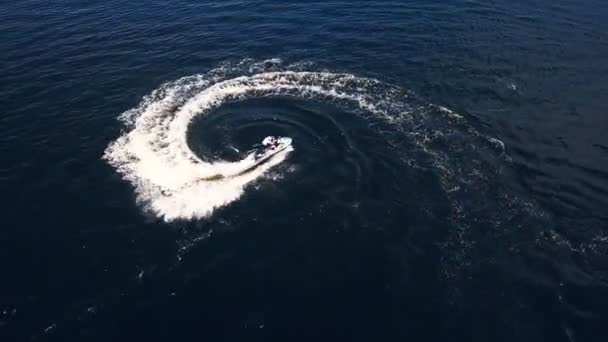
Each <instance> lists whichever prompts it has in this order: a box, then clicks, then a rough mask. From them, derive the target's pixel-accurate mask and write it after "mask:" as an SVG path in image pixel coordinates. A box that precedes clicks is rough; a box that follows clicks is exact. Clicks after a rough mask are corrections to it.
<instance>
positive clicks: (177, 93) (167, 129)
mask: <svg viewBox="0 0 608 342" xmlns="http://www.w3.org/2000/svg"><path fill="white" fill-rule="evenodd" d="M222 78H223V76H222V75H221V72H218V71H217V70H215V71H213V72H210V73H209V74H207V75H198V76H194V77H187V78H184V79H181V80H178V81H177V82H175V83H171V84H167V85H165V86H163V87H161V88H160V89H158V90H157V91H155V92H153V93H152V94H151V95H150V96H147V97H146V98H144V100H143V101H142V103H141V104H140V105H139V106H138V107H137V108H135V109H133V110H130V111H127V112H126V113H124V114H123V115H122V116H121V119H122V120H123V121H125V122H126V123H127V125H128V130H127V131H126V132H125V133H124V134H123V135H122V136H121V137H119V138H118V139H117V140H116V141H114V142H112V143H111V144H110V145H109V146H108V148H107V150H106V151H105V154H104V158H105V159H106V160H107V161H108V162H109V163H110V164H111V165H112V166H114V167H115V168H116V169H117V170H118V172H119V173H120V174H122V176H123V178H124V179H126V180H127V181H129V182H130V183H132V184H133V186H134V187H135V191H136V194H137V199H138V202H140V203H141V204H142V205H143V206H144V207H145V208H146V209H147V210H149V211H151V212H152V213H154V214H155V215H157V216H159V217H162V218H164V219H165V220H167V221H171V220H175V219H192V218H201V217H206V216H209V215H211V214H212V213H213V211H214V210H215V209H217V208H219V207H222V206H225V205H227V204H228V203H231V202H233V201H235V200H237V199H238V198H239V197H240V196H241V195H242V194H243V191H244V189H245V188H246V186H247V185H248V184H249V183H251V182H253V181H254V180H256V179H258V178H259V177H261V176H262V175H263V174H264V173H265V172H266V171H268V170H269V169H270V168H272V167H273V166H275V165H277V164H279V163H281V162H282V161H284V160H285V158H286V157H287V155H288V154H289V153H290V151H292V148H291V147H290V148H288V149H286V150H284V151H282V152H280V153H278V154H277V155H275V156H274V157H272V158H271V159H270V160H269V161H268V162H266V163H264V164H261V165H259V166H257V167H255V168H253V169H252V170H251V171H249V172H245V173H241V172H242V171H243V170H246V169H248V168H250V167H251V166H252V165H253V163H254V160H253V158H252V157H251V156H249V157H247V158H245V159H243V160H241V161H238V162H225V161H222V162H215V163H208V162H205V161H203V160H202V159H201V158H199V157H198V156H196V155H195V154H194V153H193V152H192V151H191V150H190V148H189V147H188V144H187V130H188V127H189V125H190V123H191V122H192V120H193V119H194V118H195V117H196V116H201V115H202V116H204V115H206V114H208V113H209V112H211V111H212V110H213V109H214V108H217V107H218V106H220V105H222V104H223V103H226V102H228V101H234V100H239V99H245V98H248V97H256V96H271V95H288V96H297V97H302V98H329V99H333V100H336V99H337V100H349V101H354V102H356V103H357V104H358V106H359V107H360V108H363V109H365V110H366V111H371V112H380V111H378V110H376V107H375V103H374V100H373V98H372V97H369V96H368V95H367V94H366V92H367V90H368V89H367V86H366V85H367V84H368V83H371V84H375V83H377V81H374V80H370V79H361V78H356V77H354V76H352V75H348V74H332V73H315V72H291V71H285V72H268V73H261V74H256V75H251V76H241V77H237V78H232V79H222ZM176 108H178V109H176ZM217 175H222V176H227V177H226V178H222V179H217V177H216V176H217ZM214 177H215V178H214ZM204 179H216V180H213V181H204Z"/></svg>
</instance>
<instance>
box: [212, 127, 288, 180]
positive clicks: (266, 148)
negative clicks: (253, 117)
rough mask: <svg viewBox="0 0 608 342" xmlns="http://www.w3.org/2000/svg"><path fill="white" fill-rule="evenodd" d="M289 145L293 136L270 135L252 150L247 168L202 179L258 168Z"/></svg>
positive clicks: (218, 178)
mask: <svg viewBox="0 0 608 342" xmlns="http://www.w3.org/2000/svg"><path fill="white" fill-rule="evenodd" d="M289 146H291V138H288V137H275V136H268V137H266V138H264V140H263V141H262V144H261V145H258V147H257V148H255V149H253V150H250V152H249V156H248V158H251V155H252V154H253V162H252V163H251V162H250V163H249V165H248V166H247V167H246V168H244V169H241V170H239V171H238V172H237V173H229V174H216V175H213V176H209V177H204V178H200V180H203V181H218V180H222V179H225V178H230V177H235V176H239V175H242V174H244V173H246V172H249V171H251V170H252V169H254V168H256V167H257V166H258V165H260V164H262V163H264V162H266V161H267V160H269V159H270V158H272V157H273V156H274V155H276V154H277V153H279V152H281V151H284V150H285V149H287V148H288V147H289Z"/></svg>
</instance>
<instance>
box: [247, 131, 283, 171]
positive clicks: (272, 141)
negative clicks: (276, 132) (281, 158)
mask: <svg viewBox="0 0 608 342" xmlns="http://www.w3.org/2000/svg"><path fill="white" fill-rule="evenodd" d="M289 146H291V138H288V137H274V136H269V137H266V138H264V140H263V141H262V147H261V148H260V149H259V150H258V151H256V152H255V155H254V159H255V165H258V164H260V163H263V162H264V161H266V160H268V159H270V158H271V157H272V156H274V155H275V154H277V153H279V152H281V151H283V150H285V149H286V148H288V147H289Z"/></svg>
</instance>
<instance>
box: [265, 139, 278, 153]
mask: <svg viewBox="0 0 608 342" xmlns="http://www.w3.org/2000/svg"><path fill="white" fill-rule="evenodd" d="M262 145H264V147H266V148H268V149H271V150H274V149H275V148H277V147H278V146H279V140H278V139H277V138H275V137H272V136H270V137H266V138H264V140H263V141H262Z"/></svg>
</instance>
